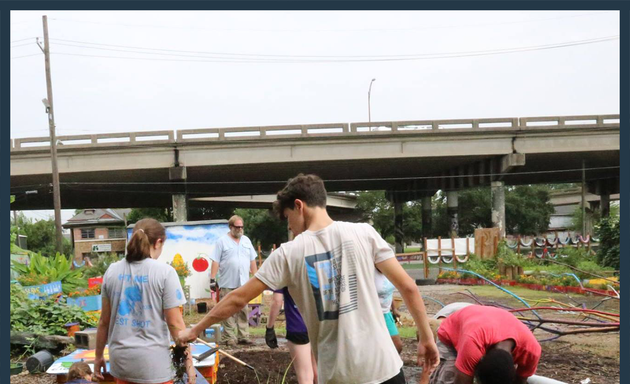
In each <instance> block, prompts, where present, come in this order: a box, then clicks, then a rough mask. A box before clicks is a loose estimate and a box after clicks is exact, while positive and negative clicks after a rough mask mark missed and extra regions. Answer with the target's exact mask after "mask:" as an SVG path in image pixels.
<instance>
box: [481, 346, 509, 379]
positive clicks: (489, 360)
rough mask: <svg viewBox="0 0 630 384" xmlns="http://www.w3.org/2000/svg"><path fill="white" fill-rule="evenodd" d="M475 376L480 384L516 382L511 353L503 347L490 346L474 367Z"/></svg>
mask: <svg viewBox="0 0 630 384" xmlns="http://www.w3.org/2000/svg"><path fill="white" fill-rule="evenodd" d="M475 377H476V378H477V379H478V380H479V382H480V383H481V384H511V383H515V382H516V368H514V359H513V358H512V354H511V353H510V352H508V351H506V350H504V349H499V348H490V349H489V350H488V351H487V352H486V354H485V355H484V356H483V357H482V358H481V360H479V363H477V366H476V367H475Z"/></svg>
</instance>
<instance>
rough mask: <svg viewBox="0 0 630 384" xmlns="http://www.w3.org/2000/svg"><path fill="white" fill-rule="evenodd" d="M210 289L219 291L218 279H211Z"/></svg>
mask: <svg viewBox="0 0 630 384" xmlns="http://www.w3.org/2000/svg"><path fill="white" fill-rule="evenodd" d="M210 290H212V291H214V292H219V282H218V281H217V280H216V279H210Z"/></svg>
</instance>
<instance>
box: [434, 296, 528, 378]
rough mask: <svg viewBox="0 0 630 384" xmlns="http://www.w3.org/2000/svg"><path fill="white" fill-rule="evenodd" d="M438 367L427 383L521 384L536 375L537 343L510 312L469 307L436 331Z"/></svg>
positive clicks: (446, 321)
mask: <svg viewBox="0 0 630 384" xmlns="http://www.w3.org/2000/svg"><path fill="white" fill-rule="evenodd" d="M437 335H438V342H437V345H438V349H439V351H440V365H439V366H438V368H437V369H436V370H435V371H434V372H433V374H432V375H431V377H430V383H431V384H473V381H474V380H475V379H476V380H477V381H478V382H479V383H481V384H511V383H515V384H525V383H527V378H528V377H530V376H532V375H533V374H534V373H535V372H536V368H537V366H538V361H539V360H540V353H541V348H540V344H538V341H537V340H536V338H535V337H534V335H533V333H532V332H531V331H530V330H529V328H527V326H525V324H523V323H521V321H520V320H518V319H517V318H516V317H514V315H512V314H511V313H510V312H508V311H506V310H504V309H501V308H496V307H488V306H481V305H470V306H468V307H465V308H463V309H460V310H458V311H456V312H454V313H453V314H451V315H450V316H448V317H447V318H446V319H445V320H444V321H443V322H442V324H440V327H439V329H438V331H437Z"/></svg>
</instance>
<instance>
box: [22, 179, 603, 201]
mask: <svg viewBox="0 0 630 384" xmlns="http://www.w3.org/2000/svg"><path fill="white" fill-rule="evenodd" d="M495 176H497V175H496V174H495ZM436 178H439V177H436ZM603 179H606V178H605V177H602V178H591V179H589V181H597V180H603ZM382 180H383V179H378V178H376V179H363V181H382ZM323 181H324V182H326V183H334V182H344V181H356V179H340V180H338V179H325V180H323ZM579 182H581V178H575V179H568V180H564V181H563V182H562V184H572V183H579ZM209 183H210V182H209ZM217 183H220V182H217ZM217 183H213V184H217ZM251 183H258V182H255V181H254V182H251ZM270 183H271V182H270ZM273 183H277V184H279V185H284V184H285V183H286V180H282V181H275V182H273ZM162 184H164V185H171V186H176V185H179V184H182V183H180V182H162ZM187 184H192V183H191V182H188V183H187ZM546 184H554V183H539V184H534V185H546ZM516 185H517V184H514V186H516ZM523 185H532V184H523ZM40 186H41V187H49V186H50V184H41V185H40ZM30 187H31V188H33V187H35V185H32V186H30ZM66 187H68V188H72V189H74V190H76V191H82V192H104V190H103V189H96V188H90V187H89V186H87V188H85V187H83V186H81V185H67V186H66ZM477 187H489V185H478V186H475V187H466V188H464V189H467V188H477ZM20 188H24V187H20ZM435 189H436V187H432V188H412V189H406V188H405V189H404V191H405V192H430V191H435ZM437 189H438V190H441V189H440V188H439V187H438V188H437ZM106 191H107V192H123V193H146V194H153V195H172V194H173V193H174V192H172V191H162V190H155V189H153V190H139V189H120V188H117V189H115V190H111V189H109V190H106ZM11 193H13V194H16V201H17V200H18V198H22V197H23V198H26V196H27V195H25V194H24V193H23V192H21V191H18V190H16V189H13V190H12V191H11ZM51 193H52V191H50V192H48V194H51ZM209 193H210V192H207V191H187V192H186V194H188V195H189V196H202V197H212V196H209ZM243 193H244V192H243V191H220V193H216V192H215V193H214V194H213V196H226V195H233V196H239V195H242V194H243Z"/></svg>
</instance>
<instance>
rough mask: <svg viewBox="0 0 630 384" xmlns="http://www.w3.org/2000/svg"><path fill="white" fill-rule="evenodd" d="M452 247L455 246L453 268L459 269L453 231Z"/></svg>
mask: <svg viewBox="0 0 630 384" xmlns="http://www.w3.org/2000/svg"><path fill="white" fill-rule="evenodd" d="M451 247H452V248H453V268H455V269H457V256H456V255H455V236H453V234H452V233H451Z"/></svg>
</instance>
